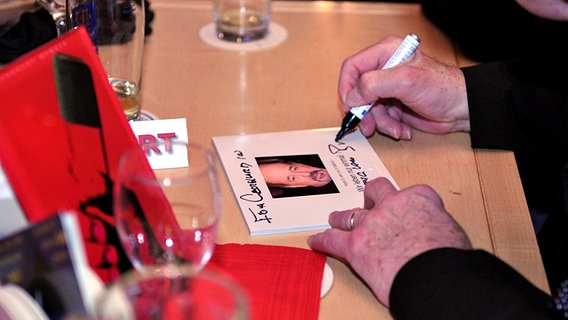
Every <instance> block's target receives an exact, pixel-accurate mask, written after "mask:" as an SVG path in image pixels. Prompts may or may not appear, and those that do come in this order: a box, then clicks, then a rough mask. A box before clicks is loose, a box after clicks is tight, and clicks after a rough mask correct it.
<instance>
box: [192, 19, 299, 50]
mask: <svg viewBox="0 0 568 320" xmlns="http://www.w3.org/2000/svg"><path fill="white" fill-rule="evenodd" d="M199 37H200V38H201V40H203V42H205V43H207V44H209V45H211V46H213V47H216V48H220V49H226V50H234V51H258V50H265V49H270V48H274V47H276V46H277V45H279V44H281V43H282V42H284V40H286V38H287V37H288V32H287V31H286V29H284V27H283V26H282V25H280V24H278V23H276V22H270V26H269V29H268V34H267V35H266V36H265V37H264V38H262V39H259V40H254V41H250V42H241V43H237V42H230V41H226V40H221V39H219V38H217V33H216V30H215V23H213V22H211V23H209V24H207V25H205V26H203V27H202V28H201V30H199Z"/></svg>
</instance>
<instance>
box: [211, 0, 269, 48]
mask: <svg viewBox="0 0 568 320" xmlns="http://www.w3.org/2000/svg"><path fill="white" fill-rule="evenodd" d="M270 15H271V0H214V1H213V21H214V22H215V27H216V29H217V37H218V38H219V39H222V40H226V41H229V42H237V43H240V42H249V41H255V40H259V39H262V38H264V37H265V36H266V35H267V34H268V28H269V24H270Z"/></svg>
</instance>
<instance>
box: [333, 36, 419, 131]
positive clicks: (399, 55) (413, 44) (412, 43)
mask: <svg viewBox="0 0 568 320" xmlns="http://www.w3.org/2000/svg"><path fill="white" fill-rule="evenodd" d="M419 44H420V38H418V36H416V35H415V34H412V33H411V34H409V35H408V36H406V38H404V40H403V41H402V43H401V44H400V46H399V47H398V49H397V50H396V51H395V52H394V54H393V55H392V56H391V57H390V58H389V60H388V61H387V62H386V63H385V65H384V66H383V68H382V69H383V70H385V69H388V68H392V67H394V66H396V65H398V64H400V63H402V62H403V61H404V60H406V59H408V57H410V56H411V55H412V54H413V53H414V51H416V48H418V45H419ZM373 103H374V101H373V102H371V103H369V104H365V105H361V106H358V107H354V108H352V109H351V110H349V112H348V113H347V115H346V116H345V118H344V119H343V122H342V123H341V128H340V130H339V132H338V133H337V136H336V137H335V141H336V142H337V141H339V140H341V138H343V136H344V135H345V134H346V133H347V132H349V131H351V130H353V129H355V127H356V126H357V125H358V124H359V122H360V121H361V120H362V119H363V117H364V116H365V114H367V112H368V111H369V110H370V109H371V107H372V106H373Z"/></svg>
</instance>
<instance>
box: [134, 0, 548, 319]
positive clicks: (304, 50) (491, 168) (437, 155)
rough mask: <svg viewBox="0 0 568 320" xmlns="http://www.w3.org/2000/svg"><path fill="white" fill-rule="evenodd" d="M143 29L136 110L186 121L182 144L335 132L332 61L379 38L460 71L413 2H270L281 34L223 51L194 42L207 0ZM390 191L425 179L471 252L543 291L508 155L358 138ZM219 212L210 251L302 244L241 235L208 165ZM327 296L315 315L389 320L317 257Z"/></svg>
mask: <svg viewBox="0 0 568 320" xmlns="http://www.w3.org/2000/svg"><path fill="white" fill-rule="evenodd" d="M151 8H152V10H154V11H155V20H154V22H153V33H152V35H151V36H149V37H148V38H147V45H146V52H145V69H144V80H143V84H142V95H143V108H144V109H145V110H147V111H149V112H151V113H153V114H155V115H156V116H158V117H159V118H161V119H171V118H186V120H187V125H188V134H189V140H191V141H195V142H200V143H203V144H208V145H211V137H213V136H224V135H237V134H249V133H260V132H271V131H287V130H297V129H313V128H327V127H337V126H339V124H340V122H341V119H342V117H343V112H342V110H341V107H340V102H339V98H338V96H337V79H338V74H339V69H340V66H341V63H342V61H343V60H344V59H345V58H346V57H347V56H349V55H351V54H354V53H355V52H357V51H359V50H361V49H363V48H364V47H366V46H369V45H371V44H373V43H374V42H376V41H378V40H380V39H382V38H383V37H385V36H387V35H391V34H393V35H398V36H401V37H404V36H405V35H406V34H408V33H416V34H417V35H419V36H420V38H421V39H422V42H421V46H420V49H421V50H423V51H424V52H426V53H428V54H430V55H432V56H434V57H436V58H438V59H441V60H442V61H444V62H447V63H450V64H460V65H463V64H467V63H472V62H471V61H467V60H464V59H463V58H461V57H460V55H459V54H458V53H456V50H455V49H454V47H453V44H452V42H451V41H450V40H449V39H448V38H447V37H446V36H445V35H443V34H442V33H441V31H440V30H438V29H437V28H436V27H434V26H433V25H432V24H431V23H429V22H428V21H427V20H426V18H425V17H424V16H423V15H422V14H421V11H420V7H419V6H418V5H416V4H389V3H376V2H365V3H347V2H319V1H315V2H304V1H291V2H288V1H275V2H273V21H274V22H275V23H277V24H278V25H280V26H282V27H283V29H284V30H285V31H286V32H287V38H286V39H285V40H284V42H282V43H281V44H279V45H277V46H276V47H273V48H270V49H261V50H256V51H235V50H228V49H219V48H217V47H214V46H211V45H209V44H207V43H205V42H204V41H202V40H201V39H200V37H199V32H200V30H201V28H202V27H204V26H206V25H207V24H209V23H210V22H211V19H212V2H211V1H191V0H152V1H151ZM369 141H370V143H371V145H372V146H373V148H374V149H375V150H376V152H377V154H378V155H379V157H380V158H381V159H382V160H383V161H384V163H385V165H386V167H387V168H388V170H389V171H390V172H391V174H392V175H393V177H394V179H395V180H396V181H397V183H398V184H399V186H400V187H401V188H404V187H407V186H410V185H413V184H417V183H428V184H430V185H432V186H433V187H434V188H435V189H436V190H437V191H438V192H439V193H440V195H441V196H442V198H443V200H444V202H445V204H446V206H447V208H448V210H449V211H450V212H451V213H452V214H453V215H454V217H455V218H456V219H457V220H458V221H459V222H460V223H461V224H462V225H463V227H464V228H465V230H466V231H467V233H468V234H469V236H470V238H471V240H472V242H473V244H474V246H475V247H478V248H483V249H485V250H488V251H490V252H493V253H495V254H496V255H497V256H499V257H501V258H502V259H504V260H505V261H507V262H509V263H510V264H511V265H512V266H513V267H514V268H516V269H517V270H519V271H520V272H521V273H522V274H524V275H525V276H526V277H528V278H529V279H530V280H531V281H532V282H533V283H535V284H536V285H537V286H538V287H540V288H542V289H545V290H546V288H547V285H546V278H545V275H544V269H543V266H542V263H541V260H540V255H539V252H538V248H537V244H536V239H535V236H534V232H533V229H532V225H531V222H530V217H529V213H528V209H527V206H526V204H525V201H524V196H523V190H522V187H521V184H520V180H519V175H518V172H517V168H516V164H515V161H514V158H513V156H512V154H511V153H509V152H501V151H488V150H472V148H471V146H470V140H469V135H468V134H465V133H458V134H451V135H429V134H424V133H419V132H416V133H415V137H414V139H413V140H412V141H409V142H407V141H394V140H392V139H390V138H387V137H385V136H381V135H377V134H376V135H374V136H373V137H371V138H370V139H369ZM219 171H220V176H221V185H222V192H223V199H224V200H223V204H224V211H223V217H222V224H221V229H220V235H219V239H218V242H219V243H228V242H237V243H258V244H274V245H288V246H295V247H302V248H307V244H306V237H307V236H308V235H310V234H312V233H313V232H298V233H289V234H279V235H271V236H255V237H251V236H249V234H248V231H247V228H246V225H245V222H244V220H243V218H242V217H241V213H240V211H239V208H238V206H237V203H236V201H235V200H234V198H233V194H232V192H231V189H230V186H229V183H228V180H227V179H226V177H225V176H224V174H223V172H222V170H221V169H220V170H219ZM328 263H329V264H330V266H331V268H332V269H333V272H334V283H333V288H332V289H331V291H330V292H329V294H328V295H327V296H325V297H324V298H323V299H322V301H321V308H320V319H389V318H390V315H389V312H388V310H387V309H385V308H384V307H382V306H381V305H380V304H379V303H378V302H377V300H376V299H375V297H374V296H373V294H372V293H371V291H370V290H369V289H368V288H367V287H366V286H365V285H364V284H363V283H362V282H361V281H360V280H359V279H358V278H357V277H355V276H354V275H353V273H352V272H351V271H350V269H348V268H347V267H346V266H345V265H344V264H342V263H341V262H339V261H337V260H335V259H332V258H328Z"/></svg>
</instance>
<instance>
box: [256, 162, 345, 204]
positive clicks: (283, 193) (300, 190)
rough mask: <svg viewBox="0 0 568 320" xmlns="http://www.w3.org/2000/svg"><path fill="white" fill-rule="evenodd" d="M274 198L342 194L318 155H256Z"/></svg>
mask: <svg viewBox="0 0 568 320" xmlns="http://www.w3.org/2000/svg"><path fill="white" fill-rule="evenodd" d="M255 160H256V163H257V165H258V168H259V169H260V172H261V174H262V177H263V179H264V182H265V183H266V185H267V187H268V189H269V190H270V194H271V195H272V198H275V199H276V198H288V197H302V196H313V195H317V194H330V193H339V189H337V186H336V185H335V183H334V182H333V179H332V178H331V175H330V174H329V172H328V170H327V168H326V167H325V165H324V164H323V162H322V161H321V158H320V157H319V156H318V155H317V154H304V155H284V156H268V157H256V158H255Z"/></svg>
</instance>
